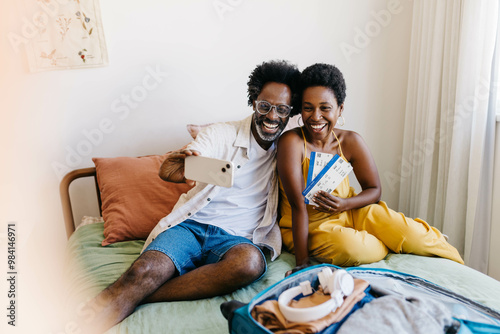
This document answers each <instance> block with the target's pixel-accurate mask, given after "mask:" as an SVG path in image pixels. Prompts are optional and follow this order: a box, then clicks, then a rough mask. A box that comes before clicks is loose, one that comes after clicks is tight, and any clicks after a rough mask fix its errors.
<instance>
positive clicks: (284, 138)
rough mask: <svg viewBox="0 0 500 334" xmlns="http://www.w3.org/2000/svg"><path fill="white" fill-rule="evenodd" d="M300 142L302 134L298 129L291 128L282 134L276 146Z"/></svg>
mask: <svg viewBox="0 0 500 334" xmlns="http://www.w3.org/2000/svg"><path fill="white" fill-rule="evenodd" d="M297 141H299V142H302V141H303V138H302V132H301V131H300V128H293V129H290V130H287V131H285V132H283V133H282V134H281V136H280V138H279V141H278V145H279V144H281V145H283V144H293V143H295V142H297Z"/></svg>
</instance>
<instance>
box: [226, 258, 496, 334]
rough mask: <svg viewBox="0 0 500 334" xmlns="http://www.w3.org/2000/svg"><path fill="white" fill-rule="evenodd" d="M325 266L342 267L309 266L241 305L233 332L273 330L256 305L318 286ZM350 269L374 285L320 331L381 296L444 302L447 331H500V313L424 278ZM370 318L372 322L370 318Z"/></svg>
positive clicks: (232, 317) (232, 319)
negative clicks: (260, 318)
mask: <svg viewBox="0 0 500 334" xmlns="http://www.w3.org/2000/svg"><path fill="white" fill-rule="evenodd" d="M325 268H330V269H331V270H332V271H335V270H338V269H341V268H340V267H337V266H334V265H328V264H320V265H316V266H312V267H308V268H306V269H303V270H301V271H299V272H296V273H294V274H292V275H290V276H288V277H286V278H285V279H283V280H281V281H280V282H278V283H276V284H274V285H273V286H271V287H269V288H267V289H266V290H264V291H262V292H260V293H259V294H258V295H256V296H255V297H254V298H253V299H252V300H251V301H250V303H248V304H246V305H244V306H242V307H240V308H237V309H236V310H234V312H232V313H231V314H230V315H229V316H226V317H227V318H228V320H229V331H230V333H235V334H249V333H272V332H271V331H270V330H268V329H267V328H265V327H264V326H262V325H261V324H260V323H258V322H257V321H256V320H255V319H254V318H253V317H252V315H251V311H252V310H253V309H254V307H255V306H256V305H260V304H262V303H264V302H265V301H268V300H277V299H278V297H279V296H280V295H281V293H282V292H284V291H286V290H288V289H290V288H292V287H295V286H299V285H300V283H301V282H304V281H310V282H311V285H312V286H313V288H317V286H318V285H319V282H318V273H320V272H321V271H322V270H323V269H325ZM346 270H347V272H348V273H349V274H351V275H352V277H354V278H359V279H363V280H366V281H368V282H369V284H370V286H369V287H368V288H367V289H366V290H365V294H366V296H365V297H364V298H363V299H362V300H361V301H359V302H358V303H357V304H356V305H355V306H354V307H353V309H352V310H351V311H350V313H348V314H347V315H346V316H345V317H344V318H343V319H342V320H341V321H339V322H337V323H334V324H332V325H330V326H328V327H326V328H325V329H323V330H322V331H320V332H319V333H322V334H327V333H328V334H331V333H337V331H339V330H340V328H341V327H342V325H343V324H344V323H345V322H346V320H347V319H348V318H349V317H350V316H351V315H352V314H355V312H356V311H357V310H359V309H360V308H362V307H363V306H364V305H367V304H369V303H370V302H371V301H373V300H376V299H377V298H381V297H383V296H391V295H394V296H402V297H408V298H410V297H411V298H418V299H422V300H429V301H432V303H434V304H439V305H443V306H444V308H445V309H448V310H449V311H450V312H451V316H452V320H453V322H452V324H451V325H450V326H448V327H447V328H446V329H445V328H443V331H442V332H443V333H460V334H466V333H498V334H500V313H498V312H497V311H495V310H493V309H491V308H488V307H486V306H484V305H481V304H479V303H476V302H474V301H472V300H470V299H467V298H465V297H464V296H461V295H458V294H456V293H454V292H452V291H449V290H447V289H445V288H442V287H440V286H438V285H436V284H433V283H431V282H429V281H426V280H424V279H422V278H420V277H417V276H412V275H408V274H404V273H400V272H396V271H391V270H386V269H370V268H356V267H352V268H347V269H346ZM386 300H387V299H386ZM372 305H375V304H372ZM223 307H224V306H221V308H223ZM353 319H354V317H353ZM394 320H397V319H394ZM366 321H369V319H368V320H366ZM351 323H352V321H351ZM368 324H369V322H368ZM364 325H366V323H364ZM354 332H359V333H361V332H364V331H361V330H360V331H353V333H354ZM373 332H375V331H373Z"/></svg>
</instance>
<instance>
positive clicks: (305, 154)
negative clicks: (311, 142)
mask: <svg viewBox="0 0 500 334" xmlns="http://www.w3.org/2000/svg"><path fill="white" fill-rule="evenodd" d="M300 132H302V138H303V139H304V159H303V160H302V164H304V161H305V160H306V159H307V158H308V156H307V141H306V135H305V134H304V130H303V129H302V128H300ZM332 133H333V136H334V137H335V139H336V140H337V143H339V151H340V156H341V157H342V159H344V160H345V161H347V159H346V158H345V156H344V153H343V152H342V146H341V145H340V140H339V138H338V137H337V135H336V134H335V132H334V131H333V130H332Z"/></svg>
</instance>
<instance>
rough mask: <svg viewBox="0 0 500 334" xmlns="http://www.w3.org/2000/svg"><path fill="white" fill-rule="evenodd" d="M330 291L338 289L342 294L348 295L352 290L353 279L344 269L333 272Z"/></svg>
mask: <svg viewBox="0 0 500 334" xmlns="http://www.w3.org/2000/svg"><path fill="white" fill-rule="evenodd" d="M331 282H332V289H333V290H332V291H340V292H341V293H342V294H343V295H344V296H349V295H350V294H351V293H352V291H353V290H354V279H353V278H352V276H351V275H350V274H349V273H348V272H347V271H345V270H343V269H339V270H336V271H335V272H334V273H333V277H332V280H331Z"/></svg>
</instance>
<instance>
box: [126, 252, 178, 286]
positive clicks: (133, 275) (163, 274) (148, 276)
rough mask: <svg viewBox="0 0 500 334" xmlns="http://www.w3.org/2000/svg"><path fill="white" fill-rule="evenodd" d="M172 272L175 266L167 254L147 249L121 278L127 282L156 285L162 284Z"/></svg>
mask: <svg viewBox="0 0 500 334" xmlns="http://www.w3.org/2000/svg"><path fill="white" fill-rule="evenodd" d="M174 273H175V267H174V266H173V263H172V261H171V260H170V258H169V257H168V256H166V255H165V254H163V253H160V252H157V251H148V252H145V253H143V254H141V256H139V258H137V260H135V261H134V263H133V264H132V265H131V266H130V268H129V269H128V270H127V271H126V272H125V274H124V276H123V279H124V282H127V283H135V284H138V283H139V284H142V285H158V284H163V282H165V281H166V280H167V279H169V278H170V277H171V276H173V274H174ZM160 282H161V283H160Z"/></svg>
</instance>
